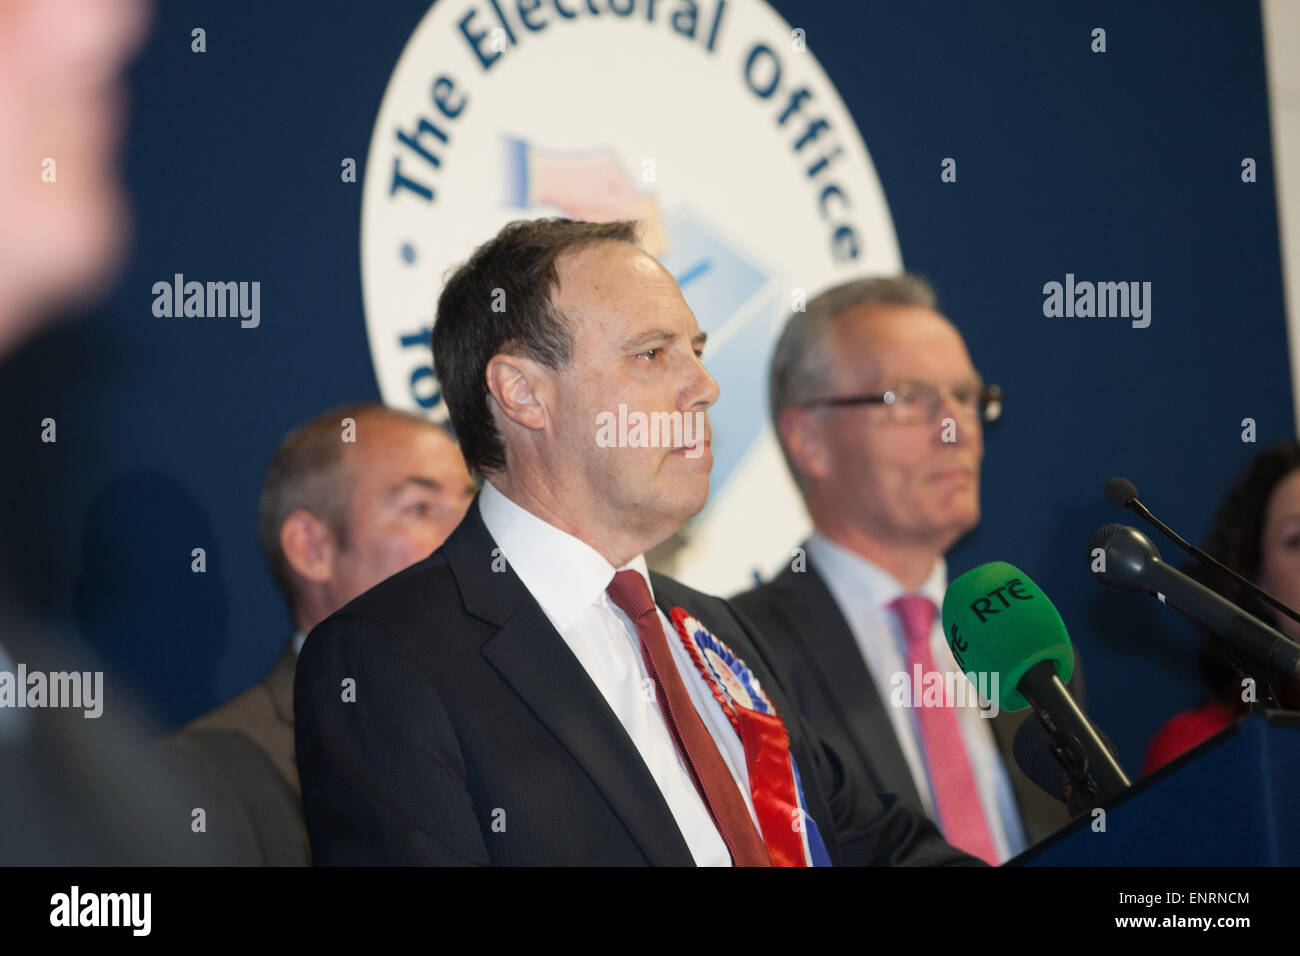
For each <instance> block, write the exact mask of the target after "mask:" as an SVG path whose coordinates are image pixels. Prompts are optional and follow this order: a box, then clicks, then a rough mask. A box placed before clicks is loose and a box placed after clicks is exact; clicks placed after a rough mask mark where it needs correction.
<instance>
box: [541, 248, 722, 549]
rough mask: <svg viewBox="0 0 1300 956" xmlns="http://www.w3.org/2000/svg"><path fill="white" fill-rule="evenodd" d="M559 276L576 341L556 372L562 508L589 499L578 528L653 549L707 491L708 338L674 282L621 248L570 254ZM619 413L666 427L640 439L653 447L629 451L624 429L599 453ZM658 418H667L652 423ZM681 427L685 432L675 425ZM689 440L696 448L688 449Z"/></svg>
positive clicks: (713, 392)
mask: <svg viewBox="0 0 1300 956" xmlns="http://www.w3.org/2000/svg"><path fill="white" fill-rule="evenodd" d="M559 276H560V285H559V288H558V289H557V290H556V293H555V302H556V305H557V306H558V307H559V309H560V310H561V311H562V312H563V313H564V314H565V315H566V316H568V317H569V320H570V321H571V323H572V329H573V340H574V345H573V353H572V356H571V360H570V362H569V364H568V366H567V367H566V368H564V369H563V370H561V371H560V372H558V373H556V375H555V389H554V394H555V408H554V412H553V429H554V430H553V437H552V441H553V442H554V443H555V448H556V451H557V452H558V456H557V459H556V460H557V461H559V462H560V463H562V467H564V468H566V469H567V470H566V473H565V475H564V477H565V479H566V480H571V481H572V482H573V483H574V484H573V485H572V489H571V490H572V491H573V494H571V495H570V496H569V500H570V501H582V502H583V503H584V504H583V508H584V509H585V511H586V514H585V515H584V516H583V520H581V521H575V524H578V525H582V526H585V527H586V528H588V529H589V530H592V531H594V532H595V533H597V534H600V533H601V532H602V530H607V529H617V530H618V532H619V533H620V534H623V535H627V536H628V537H630V538H638V539H644V540H649V541H651V543H657V542H658V541H662V540H663V539H665V538H667V537H668V536H669V535H671V534H672V533H673V532H674V531H676V530H677V529H678V528H679V527H681V525H682V524H683V523H685V521H686V520H687V519H689V518H690V517H691V516H692V515H694V514H696V513H697V512H698V511H699V510H700V509H701V508H703V507H704V504H705V501H706V500H707V499H708V495H709V471H710V469H711V468H712V467H713V453H712V451H711V450H710V448H709V439H710V432H709V426H708V408H709V406H711V405H712V404H713V403H714V402H715V401H717V398H718V384H717V382H715V381H714V380H713V378H712V376H710V375H709V373H708V372H707V371H705V369H704V366H703V365H702V364H701V362H700V353H701V350H702V349H703V347H704V334H703V333H702V332H701V331H700V327H699V324H698V323H697V322H696V321H695V315H694V313H693V312H691V310H690V307H689V306H687V304H686V301H685V300H684V299H683V298H682V294H681V290H680V289H679V288H678V287H677V283H676V282H675V281H673V278H672V276H671V275H669V274H668V273H667V272H666V271H665V270H664V268H663V267H662V266H661V265H659V263H658V262H656V261H655V260H654V259H653V258H651V257H650V256H648V255H646V254H645V253H644V252H642V251H641V250H639V249H637V248H636V247H635V246H632V245H630V244H628V243H624V242H602V243H598V244H596V245H594V246H590V247H588V248H586V249H583V250H581V251H579V252H576V253H574V254H572V255H570V256H566V257H564V258H562V259H561V260H560V262H559ZM620 405H624V406H626V411H627V416H628V421H629V425H630V424H631V423H633V422H635V421H636V416H637V415H644V416H647V420H648V421H657V422H658V423H660V424H667V425H669V426H670V427H668V428H654V429H653V430H650V429H647V431H646V432H645V433H644V434H645V438H646V440H647V441H658V442H659V447H628V446H629V445H631V443H632V442H633V441H637V442H638V443H640V442H639V440H638V438H637V436H636V435H635V434H634V433H633V431H632V429H631V427H629V429H628V433H627V437H628V439H629V441H628V442H627V443H625V445H624V447H617V446H614V447H602V446H604V445H606V444H608V443H607V442H605V441H604V440H603V439H601V423H602V422H606V423H608V422H609V421H611V419H617V418H618V416H619V406H620ZM656 412H658V413H668V414H667V415H664V416H662V417H660V418H658V419H650V418H649V416H650V415H651V414H652V413H656ZM677 422H680V428H681V431H680V434H676V433H674V431H673V430H672V427H671V426H673V425H675V424H676V423H677ZM616 428H617V426H616V425H615V429H616ZM688 429H689V431H688ZM604 437H605V438H609V437H611V430H610V429H606V431H605V433H604ZM613 437H615V438H617V437H618V436H617V435H616V434H614V435H613ZM688 438H694V439H696V441H695V442H694V443H693V444H692V445H686V444H684V442H685V441H686V439H688ZM673 443H676V447H672V445H673ZM646 546H647V547H648V546H649V544H647V545H646Z"/></svg>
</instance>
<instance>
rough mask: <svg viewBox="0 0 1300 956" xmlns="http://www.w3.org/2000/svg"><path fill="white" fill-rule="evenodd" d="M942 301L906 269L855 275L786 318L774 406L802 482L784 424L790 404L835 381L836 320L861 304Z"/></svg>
mask: <svg viewBox="0 0 1300 956" xmlns="http://www.w3.org/2000/svg"><path fill="white" fill-rule="evenodd" d="M936 303H937V298H936V296H935V294H934V289H933V288H932V287H931V286H930V284H929V283H928V282H926V281H925V280H924V279H922V278H921V277H920V276H916V275H912V274H911V273H908V272H904V273H902V274H900V275H896V276H873V277H871V278H867V279H853V280H850V281H849V282H844V283H841V284H840V285H837V286H832V287H831V288H829V289H827V290H826V291H825V292H822V293H820V294H818V295H816V296H813V298H812V299H811V300H809V302H808V305H807V308H806V309H804V311H802V312H793V313H791V314H790V316H789V317H788V318H787V319H786V323H785V329H784V330H783V331H782V332H781V337H780V339H778V340H777V343H776V349H775V350H774V351H773V353H772V365H771V369H770V371H769V374H768V409H769V412H770V414H771V416H772V427H773V428H774V429H776V433H777V441H779V442H780V443H781V454H782V455H784V456H785V463H786V465H787V466H788V467H789V468H790V474H792V475H793V476H794V479H795V481H796V483H798V484H799V485H800V486H801V487H802V484H803V482H802V477H801V476H800V474H799V471H798V469H797V468H795V466H794V462H793V461H792V460H791V458H790V452H789V450H787V449H786V447H785V442H784V440H782V438H781V430H780V428H779V427H778V423H779V422H780V420H781V413H782V412H784V411H785V410H786V409H787V408H793V407H794V406H796V405H799V404H801V403H803V402H806V401H808V400H810V399H813V398H818V397H820V393H821V391H822V390H824V389H825V388H826V386H827V383H828V382H829V381H830V380H831V371H832V365H831V363H832V358H833V356H832V354H831V349H830V348H829V345H830V339H831V333H832V332H833V331H834V329H835V323H836V321H837V320H838V319H839V317H840V316H841V315H843V314H844V313H845V312H847V311H848V310H849V309H852V308H855V307H857V306H864V305H913V306H920V307H921V308H925V309H934V308H936Z"/></svg>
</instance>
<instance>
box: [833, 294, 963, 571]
mask: <svg viewBox="0 0 1300 956" xmlns="http://www.w3.org/2000/svg"><path fill="white" fill-rule="evenodd" d="M831 352H832V356H833V362H834V367H835V372H834V375H833V381H834V385H833V387H832V388H831V389H829V390H828V392H827V394H829V395H844V396H848V395H866V394H879V393H882V392H884V391H885V390H887V389H892V388H895V387H896V386H898V385H899V384H900V383H903V382H909V381H917V382H927V383H929V384H931V385H935V386H946V387H948V388H954V387H956V386H958V385H962V384H965V383H969V382H971V380H972V379H974V378H975V377H976V372H975V368H974V366H973V365H972V364H971V359H970V355H969V354H968V353H967V351H966V345H965V343H964V342H963V341H962V338H961V335H960V334H959V333H958V332H957V330H956V329H955V328H953V326H952V325H951V324H950V323H949V322H948V321H947V320H945V319H944V318H943V317H942V316H940V315H939V314H938V313H936V312H934V311H932V310H930V309H925V308H920V307H916V306H879V305H877V306H869V307H859V308H856V309H853V310H850V312H848V313H847V314H845V315H844V316H842V317H841V319H840V321H839V323H838V325H837V327H836V329H835V333H834V336H833V339H832V349H831ZM816 416H817V418H818V419H819V420H820V422H821V429H822V431H821V435H822V439H823V441H824V447H825V450H826V469H825V476H824V477H823V478H822V479H820V481H821V482H823V483H824V487H825V488H826V492H827V493H826V494H825V495H824V500H826V501H828V502H831V503H832V504H831V506H832V507H836V508H842V509H845V513H844V515H843V516H844V517H845V518H847V519H848V520H850V521H851V522H852V523H853V524H854V525H855V526H856V527H857V528H858V529H859V530H860V531H861V532H862V533H863V534H866V535H868V536H871V537H874V538H876V539H877V540H880V541H883V542H890V543H895V544H900V543H901V544H928V543H932V544H934V546H935V548H936V551H937V553H942V552H943V551H944V550H946V549H947V548H948V546H949V545H950V544H952V542H953V541H955V540H956V539H957V538H958V537H960V536H961V535H962V534H963V533H964V532H966V531H968V530H970V529H971V528H973V527H974V526H975V525H976V524H977V523H978V521H979V475H980V463H981V460H982V459H983V455H984V443H983V434H982V431H981V427H980V421H979V418H978V415H977V414H975V413H970V412H965V411H963V409H962V408H961V406H959V405H958V404H957V403H956V402H953V401H951V400H947V401H945V403H944V407H943V409H942V410H941V412H940V414H939V416H938V418H937V419H936V420H935V421H933V422H927V423H919V424H899V423H896V422H893V421H891V420H890V418H889V410H888V409H886V408H885V407H884V406H881V405H866V406H863V405H857V406H846V407H838V408H827V409H824V410H821V411H818V412H816ZM945 419H952V422H953V424H952V427H950V428H949V429H948V433H947V435H945V427H944V420H945ZM945 437H949V438H955V439H956V440H955V441H945V440H944V438H945Z"/></svg>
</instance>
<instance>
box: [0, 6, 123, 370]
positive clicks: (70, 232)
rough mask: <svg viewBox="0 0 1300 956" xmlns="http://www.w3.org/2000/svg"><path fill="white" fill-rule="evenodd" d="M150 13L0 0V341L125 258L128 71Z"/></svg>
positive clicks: (11, 339) (1, 344)
mask: <svg viewBox="0 0 1300 956" xmlns="http://www.w3.org/2000/svg"><path fill="white" fill-rule="evenodd" d="M145 24H146V7H145V5H144V4H143V3H142V2H140V0H0V210H3V213H2V214H0V352H3V351H4V350H5V349H6V347H8V346H10V345H12V344H13V343H15V342H16V341H17V340H18V339H19V338H20V337H21V335H22V334H23V333H24V332H25V331H27V329H28V328H29V327H30V326H31V324H32V323H33V322H34V321H35V320H36V319H37V318H38V317H40V314H41V313H42V312H44V311H45V309H46V308H47V306H50V305H58V304H63V302H61V301H60V300H64V299H69V298H77V297H79V296H81V295H83V294H85V293H87V292H89V291H91V290H92V289H93V288H95V287H97V286H98V285H99V284H100V283H102V282H103V280H104V279H106V278H107V277H108V276H109V274H110V273H111V271H112V269H113V266H114V265H115V263H116V261H117V259H118V248H117V247H118V246H119V245H120V242H121V239H122V233H123V231H124V228H125V225H126V215H127V214H126V202H125V198H124V196H123V192H122V186H121V183H120V181H119V174H118V170H117V148H118V141H119V139H120V137H121V130H122V126H123V121H124V119H125V111H124V105H125V103H124V90H123V88H122V84H121V82H120V80H121V77H120V73H121V71H122V68H123V67H124V66H125V64H126V62H127V60H128V59H129V58H130V56H131V54H132V53H134V51H135V49H136V47H137V46H139V44H140V41H141V39H142V38H143V36H144V30H145ZM47 160H53V166H50V165H48V164H47V162H46V161H47ZM51 177H52V181H46V180H47V179H50V178H51Z"/></svg>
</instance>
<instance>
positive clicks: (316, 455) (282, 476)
mask: <svg viewBox="0 0 1300 956" xmlns="http://www.w3.org/2000/svg"><path fill="white" fill-rule="evenodd" d="M345 418H351V419H352V420H353V421H354V422H356V423H358V424H359V423H360V422H361V421H362V419H373V418H387V419H391V420H395V421H401V422H407V423H409V424H412V425H422V426H426V427H429V428H439V427H440V426H438V425H437V424H435V423H433V422H431V421H429V420H428V419H426V418H421V417H419V416H418V415H412V414H410V413H409V412H404V411H400V410H398V409H396V408H389V407H388V406H386V405H382V404H380V403H379V402H354V403H352V404H349V405H341V406H339V407H338V408H332V409H330V410H329V411H327V412H324V413H323V414H321V415H317V416H316V417H315V418H313V419H312V420H311V421H309V422H307V423H306V424H303V425H300V426H298V427H297V428H295V429H294V430H293V431H292V432H290V433H289V434H288V435H287V436H285V438H284V440H283V441H281V442H280V444H279V445H278V446H277V447H276V449H275V453H274V454H273V455H272V456H271V463H270V464H269V465H268V466H267V469H266V477H265V478H264V479H263V480H262V491H261V494H260V495H259V496H258V500H257V540H258V544H259V545H261V548H262V556H263V557H264V558H266V565H267V567H268V568H269V569H270V572H271V577H272V578H273V579H274V580H275V586H276V587H277V588H278V589H279V591H280V594H281V595H282V596H283V597H284V600H285V603H286V604H288V606H289V613H290V614H293V613H295V612H296V610H297V607H296V605H297V600H298V592H297V588H296V586H295V584H294V577H293V573H292V571H291V570H290V568H289V561H288V559H287V558H285V556H284V550H283V549H282V548H281V547H280V528H281V527H282V526H283V525H284V522H285V519H286V518H288V517H289V515H291V514H292V513H293V512H295V511H297V510H298V509H300V508H301V509H303V510H305V511H310V512H311V513H312V514H314V515H315V516H316V517H318V518H320V519H321V521H323V522H324V523H325V525H326V527H328V528H329V529H330V531H331V532H333V534H334V538H335V540H336V541H337V542H338V546H339V547H340V548H346V547H347V546H348V522H347V513H348V504H349V502H350V500H351V497H352V488H353V486H354V484H355V476H354V475H352V474H351V473H350V469H345V468H343V467H341V466H342V464H343V449H344V441H343V431H342V429H343V419H345Z"/></svg>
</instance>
